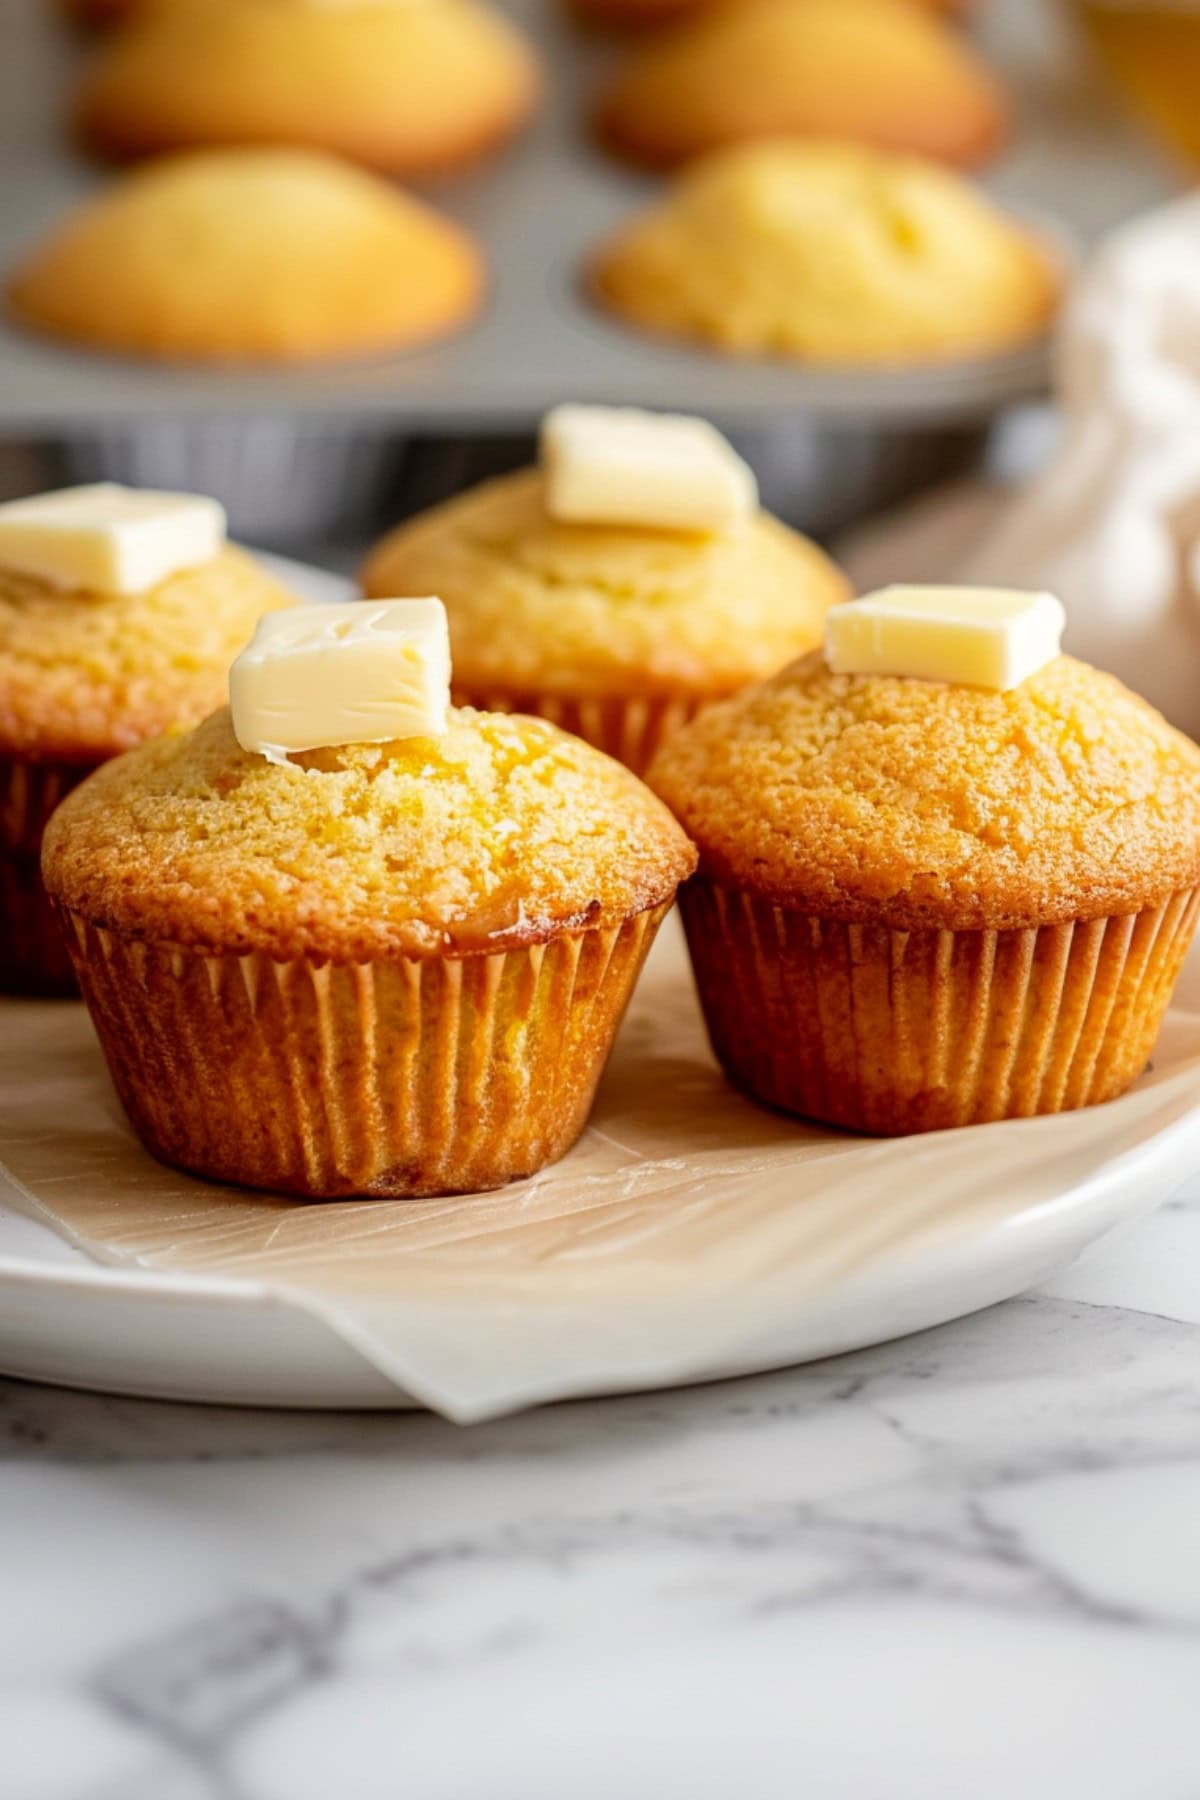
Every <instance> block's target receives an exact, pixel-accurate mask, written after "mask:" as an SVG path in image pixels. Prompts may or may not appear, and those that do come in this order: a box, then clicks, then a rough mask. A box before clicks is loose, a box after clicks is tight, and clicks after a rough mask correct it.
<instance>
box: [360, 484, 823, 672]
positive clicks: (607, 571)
mask: <svg viewBox="0 0 1200 1800" xmlns="http://www.w3.org/2000/svg"><path fill="white" fill-rule="evenodd" d="M542 492H543V487H542V478H541V475H540V474H539V473H538V471H537V470H534V469H527V470H522V471H520V472H519V473H518V474H516V475H509V476H504V477H501V478H500V479H499V480H497V481H490V482H486V483H485V484H484V485H483V486H482V487H479V488H476V489H474V490H472V492H470V493H468V494H464V495H462V496H460V497H459V498H457V499H455V500H451V501H449V502H448V503H447V504H445V505H443V506H439V507H435V508H434V509H433V510H432V511H430V512H428V513H425V514H423V515H422V516H421V517H419V518H417V519H415V520H412V521H410V522H409V523H407V524H404V525H401V526H399V527H398V528H397V529H396V530H395V531H393V532H391V533H390V534H389V535H388V536H387V537H386V538H384V539H383V541H382V542H381V543H380V544H379V545H378V546H377V547H376V549H375V550H374V552H373V553H372V555H371V556H370V558H369V559H368V562H367V566H366V569H365V572H364V577H363V581H364V586H365V588H366V591H367V593H368V594H372V595H393V596H394V595H403V594H438V595H439V596H440V597H441V598H442V600H444V601H445V603H446V608H447V612H448V614H449V619H450V638H451V646H452V650H453V656H454V674H455V680H456V682H457V683H458V684H460V685H461V686H463V687H464V688H473V689H480V690H486V689H487V688H489V687H498V688H514V689H517V690H520V689H529V690H534V689H536V690H540V691H543V692H546V693H551V694H553V693H562V694H589V695H603V694H661V693H668V694H690V693H701V694H707V693H712V694H725V693H730V692H732V691H733V690H734V689H736V688H738V687H740V686H742V685H743V684H744V683H745V682H747V681H753V680H756V679H758V678H760V677H761V676H764V675H767V674H772V673H774V671H775V670H776V669H778V668H779V667H780V666H781V665H782V664H783V663H785V662H787V661H788V660H789V659H790V658H791V657H793V656H795V655H796V654H797V653H798V652H799V651H801V650H803V649H808V648H810V647H811V646H812V645H813V644H814V643H816V642H817V641H818V640H819V639H820V636H821V630H822V622H823V619H824V615H825V612H826V609H827V608H828V607H829V606H831V605H832V604H833V603H834V602H836V601H839V600H843V599H845V598H846V597H847V593H848V589H847V584H846V581H845V579H844V577H843V576H842V574H841V572H840V571H839V570H838V569H837V568H836V567H835V566H834V564H833V563H831V562H830V561H829V559H828V557H826V556H825V555H824V553H823V552H822V551H820V550H818V549H817V547H816V545H815V544H812V543H810V542H809V541H808V539H807V538H804V537H801V536H800V535H799V534H798V533H797V532H794V531H789V530H788V528H787V527H786V526H785V525H781V524H780V523H779V521H778V520H776V519H773V518H771V517H770V516H769V514H766V513H758V514H757V515H756V516H755V517H754V518H752V519H750V520H749V521H747V522H746V524H745V525H743V526H741V527H739V528H736V529H734V530H731V531H728V532H721V533H717V534H715V535H713V536H711V537H710V536H705V535H703V534H700V533H695V532H678V531H647V530H639V529H636V528H631V527H613V526H601V525H577V524H565V523H562V522H560V521H559V520H556V519H553V518H551V517H550V516H549V514H548V513H547V512H546V509H545V506H544V505H543V500H542Z"/></svg>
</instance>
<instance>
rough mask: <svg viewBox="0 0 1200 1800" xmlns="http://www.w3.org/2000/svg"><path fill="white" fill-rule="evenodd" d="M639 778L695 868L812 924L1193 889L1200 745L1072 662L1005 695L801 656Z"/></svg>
mask: <svg viewBox="0 0 1200 1800" xmlns="http://www.w3.org/2000/svg"><path fill="white" fill-rule="evenodd" d="M649 780H650V783H651V785H652V786H653V787H654V789H655V791H656V792H657V793H659V794H660V795H661V796H662V797H663V799H664V800H665V801H666V802H667V804H668V805H669V806H670V807H671V809H672V811H673V812H674V813H675V815H676V817H677V818H678V819H679V820H680V822H681V824H682V825H683V827H684V830H685V831H687V832H688V834H689V835H690V836H691V837H692V838H693V839H694V840H695V842H696V844H697V846H698V848H699V851H700V866H701V871H702V873H704V874H706V875H708V876H710V877H711V878H712V879H713V880H715V881H716V882H718V883H719V884H722V885H727V886H732V887H738V888H745V889H749V890H751V891H752V892H755V893H758V894H761V895H763V896H765V897H766V898H769V899H772V900H774V901H775V902H776V903H778V904H780V905H786V906H789V907H796V908H799V909H801V910H803V911H805V912H808V913H812V914H816V915H819V916H821V917H825V918H832V919H840V920H848V921H851V922H855V921H857V922H862V923H865V924H879V925H884V926H887V927H888V928H889V929H892V930H910V929H920V928H924V927H935V928H940V929H945V930H956V931H957V930H971V929H990V930H1001V929H1006V928H1009V927H1029V926H1034V925H1047V924H1054V923H1057V922H1059V921H1065V920H1084V919H1090V918H1098V917H1101V916H1104V915H1108V914H1112V913H1124V912H1137V911H1139V910H1141V909H1142V908H1143V907H1146V906H1151V905H1156V904H1158V903H1159V902H1161V901H1162V900H1163V899H1164V898H1166V897H1167V896H1168V895H1169V894H1171V893H1173V892H1175V891H1176V890H1178V889H1182V888H1186V887H1189V886H1192V885H1194V884H1195V883H1196V882H1197V880H1200V749H1198V748H1197V746H1196V745H1195V744H1193V743H1192V742H1191V741H1190V739H1188V738H1185V737H1184V736H1182V734H1181V733H1180V732H1178V731H1176V730H1174V729H1173V728H1172V727H1171V726H1170V725H1168V724H1167V722H1166V720H1165V719H1163V718H1162V717H1161V715H1160V714H1159V713H1157V712H1155V711H1154V709H1153V707H1151V706H1149V705H1147V703H1146V702H1145V701H1144V700H1140V699H1139V698H1138V697H1137V696H1136V695H1135V694H1131V693H1130V692H1129V690H1128V689H1127V688H1125V687H1123V686H1122V685H1121V683H1120V682H1119V681H1117V680H1115V679H1114V678H1113V677H1112V676H1111V675H1104V674H1101V673H1100V672H1099V671H1098V670H1096V669H1092V668H1089V667H1088V665H1087V664H1086V663H1080V662H1076V661H1075V660H1074V659H1073V658H1072V657H1068V656H1059V657H1057V658H1056V659H1055V660H1054V661H1053V662H1051V663H1048V664H1047V665H1046V667H1045V668H1043V669H1041V670H1039V671H1038V673H1037V674H1035V675H1032V676H1030V677H1029V679H1028V680H1027V681H1024V682H1022V683H1021V684H1020V686H1019V687H1016V688H1013V689H1011V690H1010V691H1009V692H1007V693H996V692H993V691H991V690H988V689H984V688H976V687H966V686H958V685H955V684H949V683H944V682H936V681H922V680H915V679H911V678H901V677H894V676H858V675H833V674H831V673H830V671H829V669H828V667H827V665H826V663H825V660H824V658H823V657H822V656H820V655H819V654H818V655H812V656H808V657H805V658H804V659H803V660H801V661H799V662H797V663H794V664H793V665H792V666H791V667H790V668H788V669H785V670H784V671H783V672H782V673H781V674H780V675H778V676H776V677H775V678H774V679H773V680H771V681H768V682H764V683H763V684H761V685H760V686H758V687H755V688H750V689H747V690H746V691H745V692H744V693H743V694H740V695H738V696H737V697H736V698H735V699H732V700H729V701H725V702H723V703H721V704H720V705H717V706H713V707H710V708H708V709H707V710H706V711H705V712H704V713H702V714H701V715H700V717H699V718H697V719H696V720H694V721H693V722H692V723H691V724H690V725H685V726H683V727H682V728H681V729H680V730H679V731H678V732H677V733H675V734H674V736H673V737H672V738H671V739H670V741H669V742H668V743H667V744H666V745H665V746H664V747H663V749H662V750H660V752H659V754H658V756H657V757H656V759H655V761H654V763H653V765H652V766H651V769H650V772H649Z"/></svg>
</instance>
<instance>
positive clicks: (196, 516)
mask: <svg viewBox="0 0 1200 1800" xmlns="http://www.w3.org/2000/svg"><path fill="white" fill-rule="evenodd" d="M224 542H225V512H224V508H223V507H222V506H221V505H220V504H219V502H217V501H216V500H210V499H208V498H207V497H206V496H205V495H202V494H167V493H159V492H157V491H154V490H151V489H146V488H126V487H120V486H118V485H117V483H115V482H111V481H102V482H97V483H95V484H93V485H92V486H89V487H75V488H60V489H59V490H58V492H57V493H53V494H37V495H35V496H34V497H33V498H32V499H29V500H9V501H7V502H6V503H5V504H4V505H2V506H0V567H3V568H9V569H18V570H20V571H21V572H22V573H23V574H26V575H34V576H36V577H37V578H38V579H39V580H41V581H47V582H49V583H51V585H53V586H55V587H61V588H78V589H82V590H83V591H85V592H88V593H97V594H141V593H145V592H146V591H147V589H149V588H153V587H157V586H158V584H159V582H161V581H165V580H166V579H167V577H168V576H170V575H176V574H178V573H179V571H180V570H182V569H193V568H196V567H198V566H199V565H200V564H201V563H206V562H211V561H212V559H213V557H214V556H216V555H217V554H218V553H219V551H220V549H221V547H222V545H223V544H224Z"/></svg>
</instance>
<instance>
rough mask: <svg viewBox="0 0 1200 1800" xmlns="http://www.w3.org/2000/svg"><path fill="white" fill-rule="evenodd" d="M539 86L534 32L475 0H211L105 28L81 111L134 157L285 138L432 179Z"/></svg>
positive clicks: (79, 119)
mask: <svg viewBox="0 0 1200 1800" xmlns="http://www.w3.org/2000/svg"><path fill="white" fill-rule="evenodd" d="M539 87H540V74H539V69H538V63H537V58H536V57H535V55H534V52H533V50H532V49H531V48H530V46H529V44H528V43H527V41H526V39H525V37H524V35H523V34H522V33H521V32H520V31H519V30H518V28H517V27H516V26H515V25H513V24H511V23H510V22H509V20H508V19H507V18H506V17H505V16H504V14H503V13H500V12H494V11H492V10H491V9H490V8H488V7H487V6H484V5H479V4H476V0H433V3H431V4H426V3H425V0H337V3H334V0H286V3H285V0H203V3H202V4H187V5H183V4H174V5H171V6H167V7H156V8H155V9H154V10H153V11H152V12H150V13H149V14H147V16H145V17H138V18H136V19H135V20H134V22H133V23H131V24H129V25H128V26H127V27H125V28H124V29H123V30H121V31H119V32H116V33H115V34H114V35H113V36H112V37H110V38H106V39H105V40H104V41H103V42H102V43H101V44H100V46H99V47H98V49H97V50H96V51H95V52H94V54H93V57H92V59H91V61H90V63H89V65H88V67H87V68H86V69H85V70H84V73H83V77H82V80H81V83H80V86H79V89H78V92H77V94H76V99H75V121H76V125H77V127H78V130H79V132H80V133H81V135H82V136H83V138H84V139H85V141H86V142H87V143H89V144H90V145H92V146H93V147H94V148H95V149H97V150H99V151H101V152H102V153H103V154H105V155H107V156H112V157H117V158H122V159H123V158H128V157H140V156H156V155H161V154H162V153H163V152H164V151H170V150H184V149H189V148H199V147H207V146H234V145H237V146H248V145H274V146H281V147H305V148H309V149H313V150H324V151H328V152H330V153H332V154H334V155H337V156H342V157H346V158H348V159H349V160H350V161H352V162H358V163H362V164H364V165H365V166H366V167H368V168H371V169H376V170H379V171H381V172H382V173H385V174H388V175H400V176H409V177H416V176H420V177H424V176H428V175H432V174H440V173H443V172H445V171H447V170H451V169H459V168H462V167H464V166H465V165H466V164H468V163H473V162H476V161H478V160H479V159H480V158H482V157H484V156H486V155H488V154H489V153H491V152H492V151H494V150H495V149H496V148H497V147H498V146H499V145H501V144H502V143H504V142H505V141H506V140H507V139H508V138H510V137H512V136H513V135H514V134H515V133H516V132H517V131H518V130H519V129H520V127H521V126H523V125H524V124H525V122H526V121H527V119H528V118H529V116H530V114H531V113H532V111H533V108H534V106H535V104H536V101H537V96H538V90H539Z"/></svg>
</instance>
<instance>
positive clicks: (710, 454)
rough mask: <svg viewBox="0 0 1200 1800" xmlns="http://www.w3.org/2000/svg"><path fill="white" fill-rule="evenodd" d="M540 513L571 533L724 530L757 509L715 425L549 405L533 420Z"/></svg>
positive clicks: (629, 410)
mask: <svg viewBox="0 0 1200 1800" xmlns="http://www.w3.org/2000/svg"><path fill="white" fill-rule="evenodd" d="M541 464H542V475H543V478H544V484H545V504H546V510H547V512H548V513H549V514H550V516H551V517H552V518H555V519H561V520H563V521H564V522H567V523H571V524H580V525H637V526H643V527H649V528H651V529H657V530H663V531H704V532H717V531H726V530H728V529H729V528H730V527H731V526H733V525H736V524H737V523H738V522H739V521H740V520H742V519H745V518H747V517H748V516H749V515H750V514H751V513H752V512H754V510H755V508H756V507H757V505H758V486H757V483H756V482H755V479H754V471H753V470H752V469H751V468H750V466H749V464H748V463H745V462H743V461H742V458H741V457H740V456H739V455H738V454H737V452H736V450H734V448H733V446H732V445H731V444H728V443H727V442H726V441H725V439H724V438H723V437H722V436H721V434H720V432H719V431H717V430H716V429H715V427H714V426H712V425H710V424H708V423H707V421H706V420H704V419H691V418H687V417H685V416H684V415H682V414H680V413H653V412H643V411H641V410H639V409H638V408H637V407H632V406H628V407H626V406H557V407H555V408H554V410H553V411H552V412H549V413H547V414H546V417H545V419H544V420H543V422H542V434H541Z"/></svg>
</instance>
